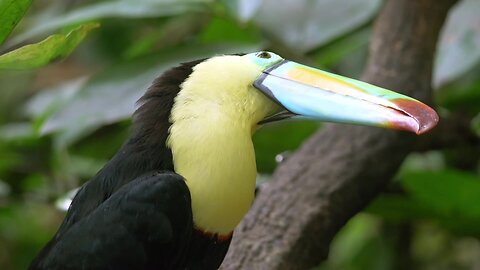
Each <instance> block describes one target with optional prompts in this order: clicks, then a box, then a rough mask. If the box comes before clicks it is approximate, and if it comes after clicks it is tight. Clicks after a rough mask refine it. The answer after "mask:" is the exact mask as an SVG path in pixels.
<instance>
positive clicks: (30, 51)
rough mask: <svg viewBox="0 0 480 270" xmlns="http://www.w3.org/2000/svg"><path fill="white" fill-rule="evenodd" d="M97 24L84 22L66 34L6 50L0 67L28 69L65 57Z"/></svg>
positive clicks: (0, 61) (0, 59)
mask: <svg viewBox="0 0 480 270" xmlns="http://www.w3.org/2000/svg"><path fill="white" fill-rule="evenodd" d="M98 26H99V24H98V23H89V24H84V25H81V26H79V27H77V28H75V29H74V30H72V31H70V32H69V33H68V34H66V35H63V34H56V35H52V36H50V37H48V38H46V39H45V40H43V41H41V42H39V43H35V44H29V45H26V46H23V47H21V48H19V49H16V50H14V51H11V52H8V53H6V54H4V55H1V56H0V68H3V69H30V68H36V67H41V66H43V65H46V64H48V63H50V62H52V61H54V60H57V59H59V58H63V57H66V56H68V55H69V54H70V53H71V52H72V51H73V50H74V49H75V48H76V47H77V46H78V44H80V42H81V41H82V40H83V39H84V38H85V36H86V35H87V33H88V32H89V31H90V30H92V29H94V28H97V27H98Z"/></svg>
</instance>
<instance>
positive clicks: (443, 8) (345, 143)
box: [222, 0, 455, 269]
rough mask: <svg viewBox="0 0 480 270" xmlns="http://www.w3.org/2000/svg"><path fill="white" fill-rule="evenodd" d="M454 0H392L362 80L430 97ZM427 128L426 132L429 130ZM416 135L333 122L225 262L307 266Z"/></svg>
mask: <svg viewBox="0 0 480 270" xmlns="http://www.w3.org/2000/svg"><path fill="white" fill-rule="evenodd" d="M454 3H455V0H441V1H438V0H415V1H412V0H389V1H387V2H386V3H385V5H384V7H383V9H382V10H381V12H380V15H379V17H378V18H377V20H376V23H375V30H374V33H373V37H372V41H371V45H370V58H369V61H368V64H367V67H366V69H365V72H364V75H363V76H362V80H364V81H368V82H371V83H373V84H376V85H380V86H384V87H386V88H389V89H393V90H395V91H399V92H403V93H405V94H407V95H411V96H414V97H416V98H419V99H421V100H424V101H427V103H428V102H429V100H431V86H430V82H431V75H432V65H433V58H434V52H435V47H436V42H437V38H438V35H439V31H440V29H441V26H442V24H443V22H444V20H445V17H446V15H447V12H448V10H449V9H450V8H451V6H453V4H454ZM425 136H428V135H425ZM414 142H415V135H409V134H406V133H403V132H394V131H388V130H382V129H375V128H366V127H357V126H346V125H328V126H326V127H324V128H323V129H322V130H321V131H320V132H319V133H317V134H315V135H314V136H313V137H311V138H310V139H308V140H307V141H306V142H305V143H304V145H303V146H302V147H301V148H300V149H299V150H298V151H297V152H296V153H295V154H294V155H292V156H291V157H290V158H289V159H287V161H285V162H284V163H283V164H281V165H280V166H279V168H278V169H277V170H276V172H275V173H274V176H273V180H272V181H271V182H269V183H268V184H267V185H266V186H265V188H263V189H262V191H261V192H260V195H259V196H258V197H257V199H256V201H255V203H254V205H253V207H252V209H251V211H250V212H249V213H248V215H247V216H246V217H245V219H244V220H243V221H242V223H241V224H240V226H239V227H238V228H237V230H236V231H235V234H234V239H233V242H232V245H231V247H230V250H229V253H228V255H227V257H226V258H225V261H224V263H223V265H222V269H308V268H311V267H314V266H315V265H318V264H319V263H320V262H321V261H322V260H324V259H325V258H326V257H327V255H328V250H329V245H330V242H331V240H332V238H333V237H334V236H335V234H336V233H337V232H338V230H339V229H340V228H341V227H342V226H343V225H344V224H345V223H346V222H347V221H348V220H349V219H350V218H351V217H353V216H354V215H355V214H356V213H358V212H359V211H360V210H361V209H362V208H364V207H365V206H366V205H367V204H368V203H369V202H370V201H371V200H372V199H373V198H374V197H375V196H376V195H377V194H378V193H379V192H380V191H381V190H382V188H384V186H385V185H386V184H387V183H388V181H389V180H390V179H391V177H392V176H393V175H394V174H395V172H396V171H397V169H398V167H399V166H400V164H401V162H402V161H403V159H404V158H405V156H406V155H407V154H408V153H409V151H410V149H411V148H412V146H413V143H414Z"/></svg>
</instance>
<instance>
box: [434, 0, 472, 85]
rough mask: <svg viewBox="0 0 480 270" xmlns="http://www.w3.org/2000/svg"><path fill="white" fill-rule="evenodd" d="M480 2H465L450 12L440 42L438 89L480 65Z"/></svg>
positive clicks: (436, 78) (436, 71)
mask: <svg viewBox="0 0 480 270" xmlns="http://www.w3.org/2000/svg"><path fill="white" fill-rule="evenodd" d="M478 14H480V1H478V0H464V1H461V2H459V3H458V4H457V5H456V6H455V7H454V8H453V9H452V10H451V11H450V12H449V16H448V20H447V22H446V24H445V27H444V30H443V32H442V36H441V38H440V42H439V46H438V53H437V59H436V63H435V69H434V71H435V72H434V79H433V81H434V85H435V87H440V86H442V85H443V84H445V83H448V82H450V81H453V80H455V79H456V78H458V77H459V76H460V75H463V74H464V73H465V72H467V71H468V70H470V69H471V68H473V67H474V66H475V64H477V63H478V62H479V61H480V28H479V27H478V26H479V25H480V16H478Z"/></svg>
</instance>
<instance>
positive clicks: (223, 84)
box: [177, 51, 438, 134]
mask: <svg viewBox="0 0 480 270" xmlns="http://www.w3.org/2000/svg"><path fill="white" fill-rule="evenodd" d="M182 89H183V90H182V91H181V92H180V94H179V97H177V101H179V100H181V102H183V103H188V102H192V103H193V102H198V101H199V100H201V101H202V102H204V101H205V102H207V103H209V104H210V105H211V106H213V110H211V109H212V108H210V109H206V110H208V111H209V112H211V113H212V112H213V113H215V111H218V112H222V110H221V109H219V108H220V107H222V106H225V107H229V108H230V109H231V110H230V111H229V112H231V113H235V114H236V116H235V117H233V116H232V118H231V119H240V120H241V119H244V120H246V121H248V122H250V123H247V124H250V125H252V126H257V125H258V124H260V125H261V124H264V123H268V122H273V121H277V120H282V119H286V118H307V119H313V120H320V121H327V122H338V123H350V124H360V125H369V126H379V127H384V128H393V129H400V130H406V131H411V132H414V133H416V134H421V133H424V132H426V131H428V130H430V129H431V128H433V127H434V126H435V125H436V124H437V122H438V115H437V113H436V112H435V111H434V110H433V109H432V108H430V107H428V106H427V105H425V104H423V103H422V102H420V101H418V100H415V99H413V98H410V97H408V96H405V95H402V94H399V93H396V92H393V91H390V90H386V89H384V88H381V87H378V86H375V85H371V84H368V83H365V82H361V81H357V80H354V79H350V78H347V77H343V76H340V75H336V74H332V73H329V72H326V71H322V70H319V69H315V68H311V67H308V66H305V65H301V64H298V63H295V62H292V61H289V60H285V59H283V58H282V57H280V56H279V55H277V54H274V53H271V52H266V51H261V52H255V53H249V54H245V55H241V56H240V55H224V56H216V57H213V58H210V59H207V60H205V61H203V62H201V63H200V64H198V65H196V66H195V67H193V72H192V74H191V75H190V77H189V79H188V80H186V81H185V82H184V83H183V85H182ZM182 96H183V98H182ZM181 107H182V110H185V108H186V106H181ZM232 108H234V109H232ZM216 109H219V110H216ZM184 113H185V112H183V113H182V114H184ZM227 113H228V111H227Z"/></svg>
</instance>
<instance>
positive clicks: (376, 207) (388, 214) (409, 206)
mask: <svg viewBox="0 0 480 270" xmlns="http://www.w3.org/2000/svg"><path fill="white" fill-rule="evenodd" d="M366 212H368V213H371V214H375V215H378V216H381V217H382V218H383V219H385V220H387V221H389V222H394V223H402V222H408V221H411V220H415V219H420V218H427V217H432V211H431V209H430V208H429V207H428V206H425V205H424V204H421V203H419V202H417V201H415V200H412V199H411V198H409V197H407V196H402V195H396V194H394V195H387V194H384V195H380V196H379V197H378V198H376V199H375V200H374V201H373V202H372V203H370V205H369V206H368V208H367V209H366Z"/></svg>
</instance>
